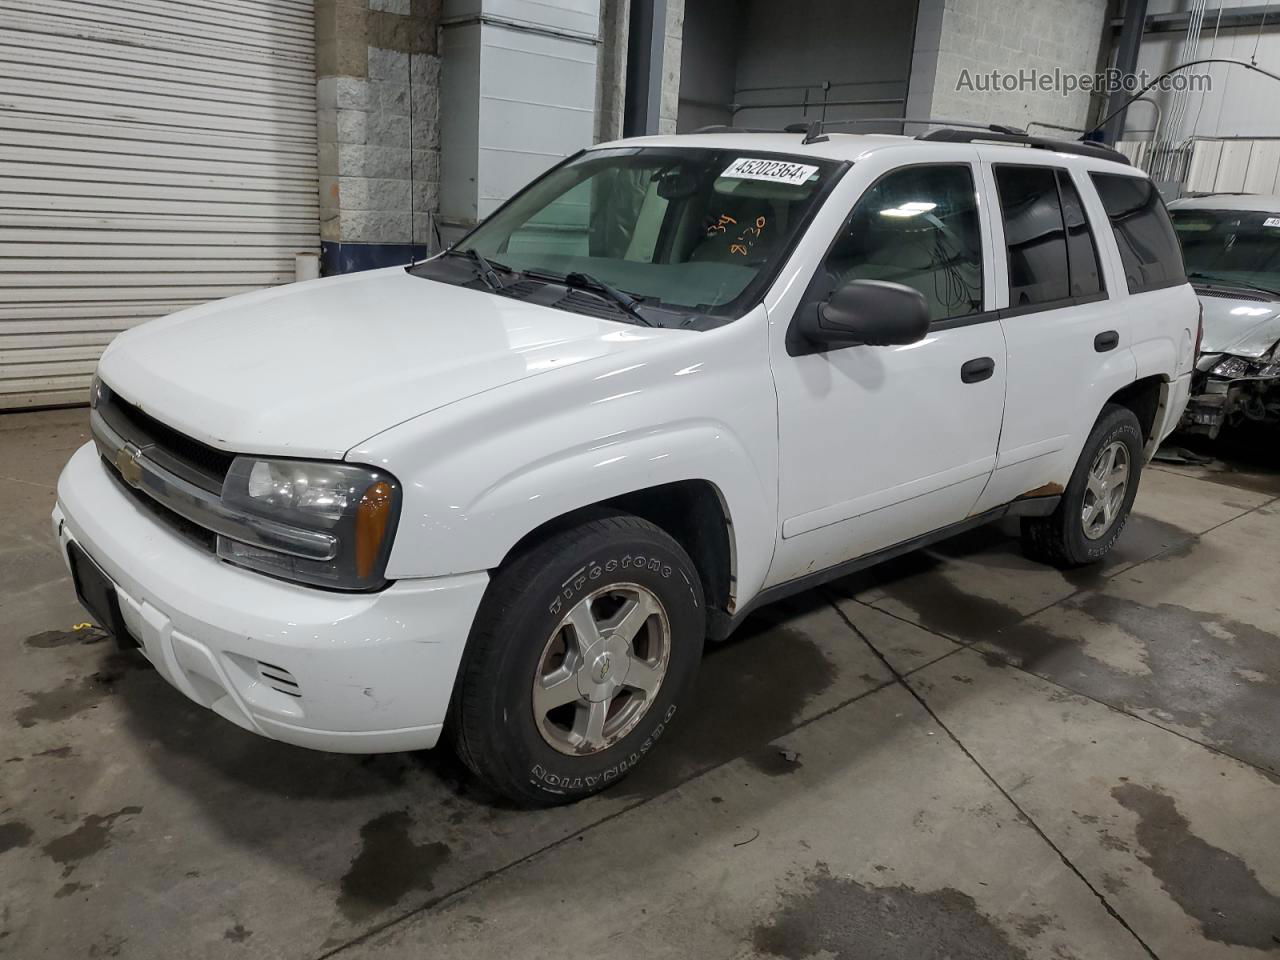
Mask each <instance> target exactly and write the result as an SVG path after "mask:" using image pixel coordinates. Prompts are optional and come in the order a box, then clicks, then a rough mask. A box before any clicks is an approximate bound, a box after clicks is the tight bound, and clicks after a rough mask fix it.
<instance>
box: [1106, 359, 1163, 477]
mask: <svg viewBox="0 0 1280 960" xmlns="http://www.w3.org/2000/svg"><path fill="white" fill-rule="evenodd" d="M1170 386H1171V383H1170V380H1169V378H1168V377H1166V376H1163V375H1161V374H1156V375H1153V376H1149V377H1140V378H1139V379H1137V380H1135V381H1133V383H1130V384H1128V385H1127V386H1125V387H1122V388H1121V389H1119V390H1117V391H1116V392H1115V393H1113V394H1112V395H1111V397H1110V398H1109V399H1108V400H1107V403H1108V404H1115V405H1116V406H1121V407H1127V408H1128V409H1129V410H1132V411H1133V415H1134V416H1135V417H1137V418H1138V425H1139V426H1140V427H1141V428H1142V439H1143V443H1144V445H1145V446H1144V453H1145V455H1146V457H1147V459H1150V458H1151V456H1152V454H1154V453H1155V447H1156V446H1158V445H1159V443H1160V438H1159V436H1158V435H1157V434H1158V426H1159V424H1161V423H1162V422H1163V421H1164V415H1163V414H1164V410H1165V407H1166V406H1167V405H1168V403H1169V397H1170Z"/></svg>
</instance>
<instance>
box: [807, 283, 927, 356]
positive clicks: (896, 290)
mask: <svg viewBox="0 0 1280 960" xmlns="http://www.w3.org/2000/svg"><path fill="white" fill-rule="evenodd" d="M799 319H800V330H801V333H803V334H804V336H805V338H806V339H808V340H809V341H811V342H813V343H816V344H821V345H824V346H831V347H848V346H854V345H855V344H866V345H868V346H873V347H889V346H897V345H901V344H908V343H916V342H918V341H920V340H923V339H924V337H925V334H927V333H928V332H929V304H928V302H927V301H926V300H925V298H924V294H922V293H920V291H919V290H913V289H912V288H911V287H908V286H905V285H903V284H901V283H887V282H885V281H882V280H853V281H850V282H849V283H846V284H845V285H844V286H843V287H840V288H839V289H837V290H836V292H835V293H833V294H832V295H831V298H830V299H829V300H827V301H826V302H825V303H817V304H807V305H806V306H805V307H804V308H803V309H802V310H801V313H800V318H799Z"/></svg>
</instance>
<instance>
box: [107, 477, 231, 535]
mask: <svg viewBox="0 0 1280 960" xmlns="http://www.w3.org/2000/svg"><path fill="white" fill-rule="evenodd" d="M102 463H103V465H104V466H106V468H107V473H108V474H110V475H111V479H112V480H114V481H115V483H116V486H117V487H119V488H120V489H121V490H123V491H124V492H125V494H126V495H127V496H128V497H129V499H131V500H132V501H133V502H134V503H136V504H137V505H138V506H140V507H141V508H142V509H143V510H145V511H146V512H147V513H149V514H150V515H151V516H152V517H154V518H155V520H156V522H157V523H159V524H161V525H162V526H165V527H168V528H169V529H170V530H172V531H173V532H174V533H176V534H177V535H178V536H180V537H182V539H184V540H186V541H187V542H188V543H190V544H191V545H192V546H194V547H199V548H200V549H201V550H204V551H206V552H207V553H216V552H217V549H218V535H217V534H216V533H214V532H213V531H212V530H206V529H205V528H204V527H202V526H200V525H199V524H197V523H192V522H191V521H190V520H188V519H187V518H186V517H180V516H178V515H177V514H176V513H174V512H173V511H172V510H169V509H168V508H166V507H163V506H161V505H160V504H158V503H156V501H154V500H152V499H151V498H150V497H149V496H147V495H146V494H145V493H143V492H142V491H141V490H138V489H136V488H135V487H131V486H129V484H127V483H125V482H124V478H122V477H121V476H120V471H119V470H117V469H116V465H115V464H114V463H111V462H110V461H109V460H107V458H106V457H103V458H102Z"/></svg>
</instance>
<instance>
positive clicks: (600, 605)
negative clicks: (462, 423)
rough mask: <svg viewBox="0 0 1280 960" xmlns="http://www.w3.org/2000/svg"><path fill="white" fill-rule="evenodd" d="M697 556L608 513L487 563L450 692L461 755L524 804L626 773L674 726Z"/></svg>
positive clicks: (647, 527) (562, 796)
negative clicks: (490, 567) (485, 583)
mask: <svg viewBox="0 0 1280 960" xmlns="http://www.w3.org/2000/svg"><path fill="white" fill-rule="evenodd" d="M705 630H706V618H705V611H704V608H703V599H702V587H701V583H700V581H699V579H698V576H697V571H696V570H695V569H694V566H693V562H692V561H691V560H690V559H689V557H688V555H687V554H686V553H685V551H684V550H683V549H682V548H681V547H680V545H679V544H678V543H676V541H675V540H673V539H672V538H671V537H670V536H668V535H667V534H666V533H665V532H663V531H662V530H661V529H660V528H658V527H656V526H654V525H653V524H651V523H649V522H648V521H645V520H641V519H640V518H638V517H634V516H630V515H627V514H612V515H604V516H601V517H599V518H596V519H592V520H589V521H586V522H583V523H581V524H578V525H575V526H573V527H570V528H568V529H564V530H562V531H560V532H558V533H555V534H553V535H551V536H549V537H548V538H547V539H545V540H543V541H542V542H541V543H538V544H537V545H535V546H533V547H532V548H531V549H529V550H528V551H525V552H524V553H522V554H521V555H520V556H518V557H516V558H515V559H513V560H512V561H510V562H508V563H507V564H506V565H504V566H503V567H502V568H501V569H500V570H498V572H497V573H496V574H495V575H494V578H493V580H492V581H491V583H490V585H489V589H488V590H487V591H486V593H485V600H484V602H483V604H482V605H481V609H480V612H479V614H478V615H477V618H476V623H475V626H474V627H473V629H472V633H471V637H470V640H469V641H468V646H467V654H466V657H465V659H464V662H463V666H462V669H461V672H460V674H459V682H458V687H457V690H456V693H455V696H454V700H455V702H454V705H453V714H452V721H451V722H452V727H453V735H454V742H455V745H456V747H457V749H458V753H459V755H460V756H461V757H462V759H463V761H464V762H465V763H466V764H467V765H468V766H469V767H470V768H471V769H472V771H473V772H474V773H475V774H476V775H477V776H478V777H480V778H481V779H482V780H484V781H485V782H486V783H488V784H489V785H490V786H491V787H493V788H494V789H495V790H497V791H499V792H500V793H503V794H505V795H506V796H508V797H511V798H512V799H514V800H517V801H519V802H521V803H526V804H542V805H545V804H554V803H564V802H567V801H570V800H575V799H578V798H580V797H584V796H587V795H588V794H591V793H595V792H597V791H598V790H602V789H603V788H605V787H607V786H609V785H610V784H611V783H614V782H616V781H617V780H619V779H621V778H622V777H623V776H625V775H626V774H627V773H629V772H630V771H631V770H632V768H634V767H635V765H636V764H637V763H639V761H640V760H641V759H642V758H643V757H644V756H645V755H646V754H647V753H648V752H649V750H650V749H651V748H652V747H653V745H654V744H655V743H656V742H657V741H658V739H659V738H660V737H661V736H662V734H663V733H664V732H665V731H666V730H667V729H668V727H669V726H670V723H671V721H672V720H673V718H674V717H675V715H676V712H677V710H678V708H679V706H680V703H681V701H682V699H683V697H684V694H685V693H686V692H687V690H688V687H689V684H690V682H691V681H692V679H693V676H694V673H695V671H696V670H697V667H698V663H699V660H700V659H701V656H702V642H703V634H704V632H705Z"/></svg>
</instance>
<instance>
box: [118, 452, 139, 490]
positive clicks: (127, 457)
mask: <svg viewBox="0 0 1280 960" xmlns="http://www.w3.org/2000/svg"><path fill="white" fill-rule="evenodd" d="M141 456H142V451H141V450H139V449H138V448H137V447H135V446H134V445H133V444H132V443H126V444H125V445H124V446H123V447H121V448H120V449H119V450H117V451H116V469H117V470H119V471H120V476H121V477H122V478H123V479H124V482H125V483H127V484H128V485H129V486H131V487H137V486H141V485H142V463H141V462H140V460H139V458H140V457H141Z"/></svg>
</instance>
